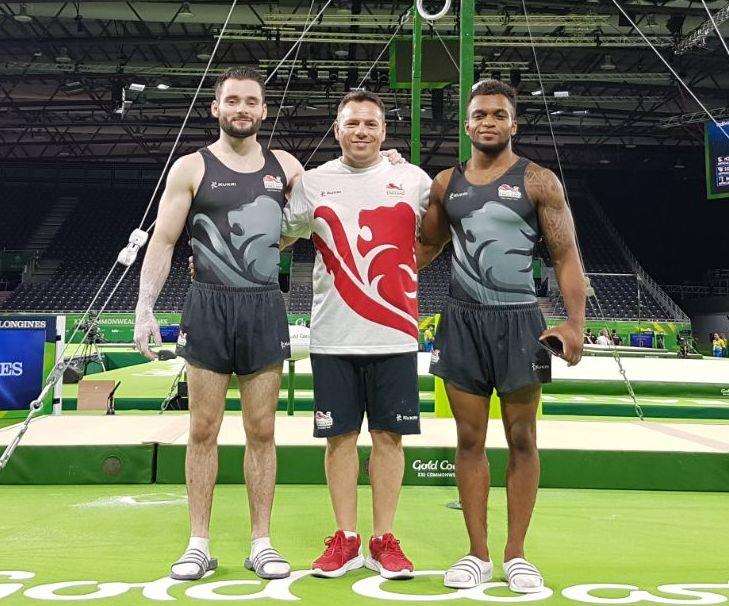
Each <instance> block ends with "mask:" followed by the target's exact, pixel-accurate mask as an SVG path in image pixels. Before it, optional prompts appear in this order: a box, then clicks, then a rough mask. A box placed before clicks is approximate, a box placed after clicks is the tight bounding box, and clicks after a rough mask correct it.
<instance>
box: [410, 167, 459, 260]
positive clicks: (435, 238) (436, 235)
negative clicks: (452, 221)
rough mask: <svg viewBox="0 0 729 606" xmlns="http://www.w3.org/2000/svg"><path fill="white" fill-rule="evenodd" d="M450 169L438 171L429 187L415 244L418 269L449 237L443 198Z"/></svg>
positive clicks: (435, 254)
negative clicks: (425, 207)
mask: <svg viewBox="0 0 729 606" xmlns="http://www.w3.org/2000/svg"><path fill="white" fill-rule="evenodd" d="M452 170H453V169H448V170H444V171H442V172H440V173H438V175H437V176H436V178H435V179H434V180H433V184H432V185H431V187H430V200H429V202H428V210H426V211H425V215H424V216H423V220H422V223H421V225H420V237H419V239H418V242H417V243H416V244H415V258H416V260H417V263H418V269H419V270H420V269H422V268H423V267H426V266H427V265H429V264H430V263H431V262H432V261H433V259H435V258H436V257H437V256H438V255H439V254H440V252H441V251H442V250H443V247H444V246H445V245H446V244H447V243H448V241H449V240H450V239H451V232H450V229H449V227H448V218H447V217H446V213H445V209H444V208H443V198H444V196H445V190H446V186H447V183H448V181H449V179H450V173H451V171H452Z"/></svg>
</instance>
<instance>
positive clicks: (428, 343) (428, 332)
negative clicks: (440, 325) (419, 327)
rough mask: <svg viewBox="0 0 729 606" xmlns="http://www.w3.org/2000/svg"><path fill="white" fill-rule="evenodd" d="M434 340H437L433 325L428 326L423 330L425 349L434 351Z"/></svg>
mask: <svg viewBox="0 0 729 606" xmlns="http://www.w3.org/2000/svg"><path fill="white" fill-rule="evenodd" d="M433 341H435V335H434V334H433V327H432V326H428V328H426V329H425V331H424V332H423V351H433Z"/></svg>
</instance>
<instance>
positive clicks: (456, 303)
mask: <svg viewBox="0 0 729 606" xmlns="http://www.w3.org/2000/svg"><path fill="white" fill-rule="evenodd" d="M446 304H447V305H450V306H452V307H457V308H460V309H469V310H472V311H503V312H507V313H519V312H532V311H535V310H538V309H539V301H534V302H533V303H479V302H478V301H464V300H463V299H454V298H453V297H448V299H446Z"/></svg>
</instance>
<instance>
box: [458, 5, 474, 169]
mask: <svg viewBox="0 0 729 606" xmlns="http://www.w3.org/2000/svg"><path fill="white" fill-rule="evenodd" d="M474 5H475V0H461V19H460V21H461V43H460V49H459V64H460V71H461V75H460V79H459V83H460V89H461V98H460V103H459V105H458V120H459V122H458V159H459V160H460V161H461V162H465V161H466V160H468V159H469V158H470V157H471V140H470V139H469V138H468V135H467V134H466V131H465V130H464V128H463V124H464V123H465V121H466V109H467V105H468V95H469V94H470V93H471V87H472V86H473V16H474V13H475V7H474Z"/></svg>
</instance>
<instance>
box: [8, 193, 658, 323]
mask: <svg viewBox="0 0 729 606" xmlns="http://www.w3.org/2000/svg"><path fill="white" fill-rule="evenodd" d="M6 192H7V193H6V195H7V199H8V200H9V201H10V202H11V203H12V204H13V206H14V207H15V208H17V209H18V213H17V215H16V214H10V215H9V221H8V222H6V223H3V224H2V225H1V226H0V234H1V235H2V238H3V242H2V244H3V246H4V247H5V248H22V246H23V243H24V242H25V241H26V240H27V238H28V237H29V234H30V233H32V230H33V224H34V222H35V223H36V224H37V217H38V216H39V215H40V213H41V212H42V208H44V205H45V207H46V208H47V205H48V203H49V202H48V201H49V200H52V196H53V195H54V192H53V191H52V190H51V189H48V188H46V189H43V191H42V192H41V194H40V195H39V194H38V190H37V189H36V188H34V190H33V195H32V196H31V195H29V194H28V189H27V188H20V187H18V186H12V187H8V188H6ZM64 193H66V192H64ZM72 193H73V195H77V196H79V197H80V198H81V200H80V202H79V204H78V207H77V211H76V212H75V213H74V214H73V216H71V217H69V219H68V220H67V222H66V224H65V225H64V226H63V229H61V231H60V232H59V234H58V235H57V236H56V238H55V240H54V241H53V243H52V245H51V246H50V247H49V249H48V250H47V251H46V255H45V256H46V258H49V257H50V258H55V259H58V260H59V261H60V266H59V267H58V269H57V271H56V273H55V275H54V276H53V277H52V279H51V280H50V281H49V282H47V283H42V284H24V285H22V286H20V287H19V288H18V289H17V290H16V291H15V292H14V293H13V295H12V296H11V297H9V298H8V299H7V300H6V301H5V302H4V304H3V308H4V309H8V310H10V309H12V310H26V311H30V310H32V311H78V310H85V309H86V308H87V307H88V305H89V304H90V303H91V299H92V298H93V296H94V294H95V293H96V290H97V288H98V287H99V286H100V285H101V283H102V282H103V281H104V278H105V277H106V275H107V272H108V271H109V268H111V267H112V265H113V262H114V259H115V258H116V255H117V253H118V251H119V250H120V249H121V248H122V247H123V246H124V245H125V243H126V241H127V238H128V236H129V234H130V232H131V231H132V230H133V229H134V228H135V227H136V226H137V223H138V221H139V218H140V217H141V215H142V212H143V210H144V207H145V205H146V203H147V201H148V196H149V192H147V191H140V190H139V189H134V188H114V189H100V188H86V189H84V190H78V191H74V192H72ZM572 207H573V214H574V217H575V222H576V226H577V232H578V237H579V241H580V244H581V249H582V254H583V259H584V263H585V268H586V270H587V272H588V273H589V274H605V273H614V274H633V273H634V272H633V269H632V267H631V265H630V263H629V262H628V260H627V259H625V257H624V255H623V254H622V252H621V249H620V247H619V245H618V244H617V243H616V242H614V240H613V239H612V238H611V237H610V234H609V232H608V231H607V230H605V228H604V226H603V225H602V223H601V220H600V219H599V218H598V216H597V215H596V214H595V213H594V212H593V211H592V209H591V207H590V206H589V204H581V203H580V200H579V199H577V200H573V201H572ZM451 252H452V247H451V245H450V244H449V245H448V246H446V248H445V250H444V252H443V254H442V255H441V256H440V257H438V258H437V259H436V260H435V261H434V262H433V263H432V264H431V265H430V266H429V267H427V268H425V269H424V270H423V271H422V272H421V275H420V294H419V301H420V313H421V314H432V313H436V312H438V311H440V310H441V309H442V307H443V303H444V300H445V297H446V296H447V293H448V281H449V274H450V258H451ZM537 253H538V255H540V256H541V257H543V258H545V259H546V261H547V263H549V255H548V253H547V250H546V247H545V246H544V245H543V244H542V243H540V244H539V245H538V246H537ZM189 254H190V253H189V246H188V245H187V237H186V235H185V234H183V237H182V238H181V239H180V242H178V245H177V247H176V248H175V252H174V258H173V262H172V270H171V272H170V278H169V279H168V280H167V283H166V284H165V287H164V289H163V291H162V293H161V294H160V297H159V299H158V302H157V309H158V310H160V311H162V310H164V311H179V310H180V309H181V308H182V305H183V303H184V298H185V293H186V291H187V288H188V285H189V276H188V271H187V257H188V256H189ZM314 256H315V251H314V247H313V245H312V244H311V241H309V240H299V241H298V242H296V243H295V244H294V246H293V265H294V268H295V266H296V264H297V263H300V264H301V263H311V262H312V261H313V260H314ZM121 271H122V270H121V269H120V267H119V266H117V267H116V269H115V273H114V274H113V275H112V278H111V280H110V282H109V284H113V283H115V281H116V278H117V277H118V276H119V275H120V273H121ZM294 273H295V270H294ZM292 275H293V273H292ZM591 279H592V284H593V287H594V288H595V291H596V293H597V296H598V298H599V300H600V306H601V308H602V314H603V315H604V316H605V317H607V318H624V319H636V318H644V319H656V320H658V319H668V318H669V317H670V315H669V314H668V313H667V311H666V310H664V309H663V308H662V306H661V304H660V303H659V302H658V301H656V300H655V299H654V298H653V297H652V296H651V295H650V294H649V293H648V292H647V291H646V290H645V289H641V292H640V301H639V300H638V288H637V281H636V277H635V276H634V275H622V276H620V275H617V276H608V275H592V276H591ZM138 285H139V264H137V265H135V266H134V268H133V269H132V270H131V271H130V272H129V274H128V275H127V276H126V277H125V279H124V280H123V282H122V283H121V285H120V286H119V288H118V289H117V291H116V292H115V293H114V294H113V295H111V298H110V299H109V304H108V306H107V309H108V310H110V311H131V310H133V309H134V306H135V304H136V298H137V293H138ZM109 295H110V286H109V285H107V288H105V289H104V291H103V292H102V296H101V297H100V298H99V300H98V301H97V303H95V304H94V308H98V307H99V306H100V305H101V303H102V302H103V301H105V300H106V299H107V297H109ZM311 298H312V289H311V283H308V282H305V281H304V282H301V281H297V280H295V279H294V280H293V281H292V284H291V292H290V299H289V309H290V311H292V312H303V313H306V312H309V311H310V309H311ZM550 299H551V303H552V313H553V314H554V315H555V316H562V315H565V308H564V302H563V301H562V299H561V296H560V295H559V293H558V292H554V291H553V292H552V293H551V295H550ZM587 316H588V317H589V318H597V317H600V311H599V310H598V309H597V306H596V305H589V304H588V307H587Z"/></svg>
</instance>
